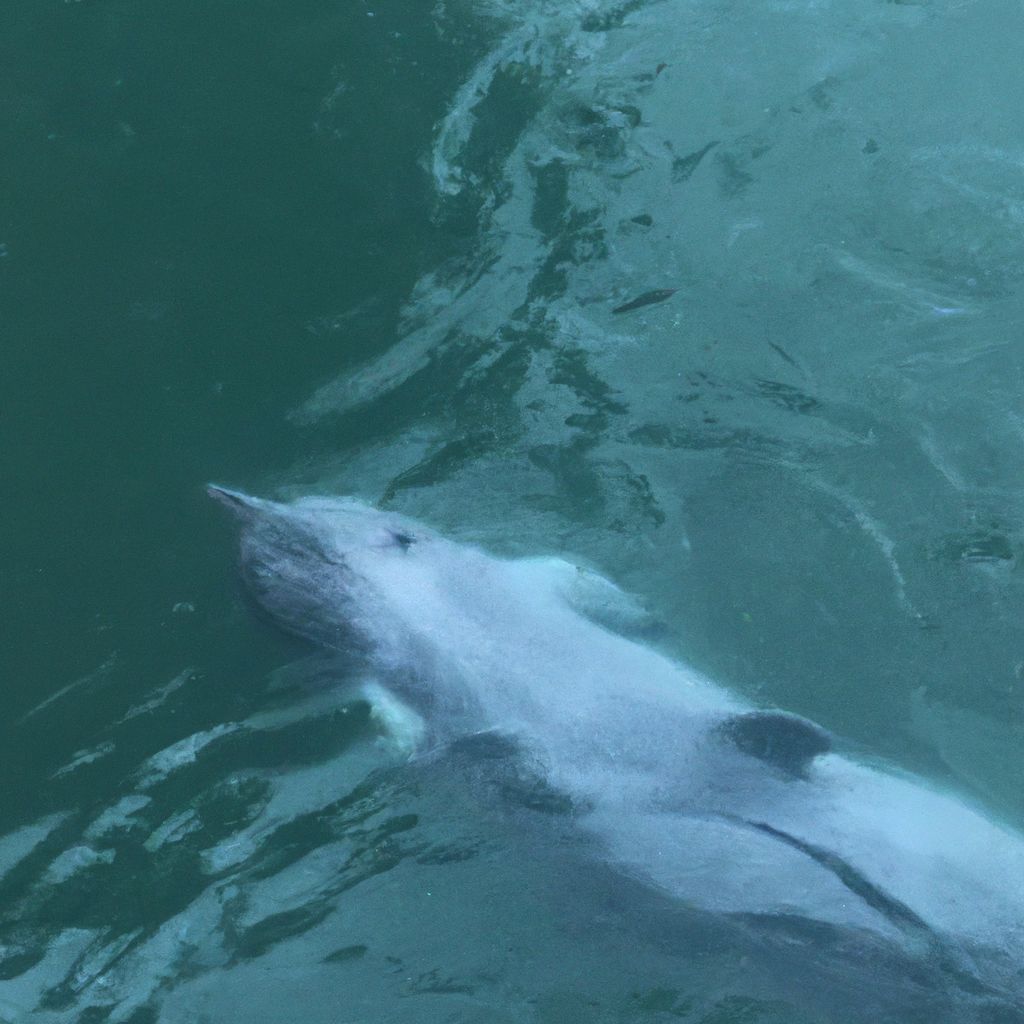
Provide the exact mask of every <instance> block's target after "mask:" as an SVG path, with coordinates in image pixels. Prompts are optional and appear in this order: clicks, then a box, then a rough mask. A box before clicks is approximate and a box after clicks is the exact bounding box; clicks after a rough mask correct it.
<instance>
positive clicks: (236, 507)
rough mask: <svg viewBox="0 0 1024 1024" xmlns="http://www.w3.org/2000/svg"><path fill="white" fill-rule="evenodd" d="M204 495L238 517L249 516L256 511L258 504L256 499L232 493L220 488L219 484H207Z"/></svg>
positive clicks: (238, 492)
mask: <svg viewBox="0 0 1024 1024" xmlns="http://www.w3.org/2000/svg"><path fill="white" fill-rule="evenodd" d="M206 493H207V494H208V495H209V496H210V497H211V498H214V499H215V500H216V501H219V502H220V503H221V504H222V505H224V506H225V507H226V508H228V509H230V510H231V511H232V512H233V513H234V514H235V515H239V516H247V515H251V514H252V513H253V512H255V511H256V509H257V507H258V504H259V499H258V498H251V497H249V495H248V494H243V493H242V492H241V491H232V490H230V489H229V488H227V487H221V486H220V485H219V484H207V485H206Z"/></svg>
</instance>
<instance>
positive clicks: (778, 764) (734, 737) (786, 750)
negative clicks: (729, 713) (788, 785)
mask: <svg viewBox="0 0 1024 1024" xmlns="http://www.w3.org/2000/svg"><path fill="white" fill-rule="evenodd" d="M719 732H720V733H721V734H722V735H723V736H725V737H726V738H727V739H728V740H730V741H731V742H732V744H733V745H734V746H735V747H736V749H737V750H740V751H742V752H743V753H744V754H749V755H750V756H751V757H756V758H757V759H758V760H760V761H764V762H765V763H766V764H769V765H771V766H772V767H773V768H778V769H779V770H781V771H783V772H785V773H786V774H787V775H792V776H795V777H797V778H801V777H803V776H804V775H805V774H806V773H807V769H808V767H809V766H810V763H811V761H813V760H814V758H816V757H817V756H818V755H819V754H826V753H828V751H830V750H831V749H832V737H831V736H829V734H828V733H827V732H826V731H825V730H824V729H822V728H821V726H820V725H815V724H814V722H809V721H808V720H807V719H806V718H801V717H800V716H799V715H790V714H786V713H785V712H784V711H751V712H749V713H748V714H743V715H734V716H733V717H732V718H729V719H727V720H726V721H725V722H723V723H722V725H721V726H720V727H719Z"/></svg>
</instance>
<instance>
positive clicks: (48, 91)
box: [0, 0, 1024, 1024]
mask: <svg viewBox="0 0 1024 1024" xmlns="http://www.w3.org/2000/svg"><path fill="white" fill-rule="evenodd" d="M1022 40H1024V9H1022V8H1021V6H1020V4H1019V3H1017V2H1015V0H990V2H987V3H984V4H982V3H972V2H969V0H932V2H927V0H921V2H920V3H906V2H904V3H899V2H895V3H894V2H882V0H853V2H850V3H843V4H840V3H828V2H814V0H803V2H800V0H793V2H788V0H786V2H783V0H779V2H774V3H766V4H761V5H745V4H732V3H727V2H722V0H703V2H701V0H663V2H660V3H642V2H639V3H629V4H614V3H608V2H602V0H577V2H571V3H570V2H563V3H557V4H555V3H545V2H542V0H529V2H525V3H522V4H505V3H502V2H501V0H477V2H469V0H466V2H461V3H459V2H455V3H451V2H449V3H441V4H438V5H435V6H433V7H429V6H427V5H417V4H394V3H393V4H390V5H389V4H379V5H378V4H374V3H372V2H365V3H364V2H360V3H349V4H328V3H322V2H302V3H297V4H296V3H292V4H288V5H285V4H271V3H253V4H248V5H245V6H238V5H221V4H213V5H211V4H208V3H207V4H200V3H179V4H175V5H173V6H170V5H156V4H142V5H140V4H128V3H122V2H113V0H102V2H81V3H66V4H58V5H53V6H51V7H48V8H43V7H40V5H38V4H32V5H30V4H27V3H24V2H22V0H9V2H8V3H7V4H6V5H5V7H4V11H3V13H2V15H0V89H2V95H3V97H4V102H3V104H0V133H2V137H0V175H2V177H0V181H2V187H0V345H2V349H0V352H2V360H3V367H4V372H3V374H2V376H0V408H2V410H3V413H2V423H3V442H4V443H3V455H4V467H3V468H4V472H3V479H4V491H3V493H4V509H5V524H6V529H5V531H4V538H5V541H6V544H5V551H4V571H3V574H2V577H0V579H2V581H3V591H2V594H3V597H2V600H3V611H4V623H5V629H4V641H3V645H2V649H3V660H4V664H3V667H2V678H3V685H4V691H3V693H4V702H5V714H4V716H3V727H2V728H3V735H2V744H3V747H2V749H3V750H4V758H3V761H2V764H3V773H4V775H3V785H2V786H0V908H2V912H0V1019H3V1020H10V1021H19V1020H39V1021H46V1022H50V1021H53V1022H57V1021H60V1022H63V1021H82V1022H92V1021H103V1020H110V1021H129V1022H132V1024H143V1022H149V1021H192V1020H195V1021H201V1020H210V1021H247V1022H248V1021H279V1020H293V1019H294V1020H298V1019H302V1020H306V1021H320V1020H323V1021H371V1020H372V1021H377V1020H387V1021H410V1022H413V1021H415V1022H420V1021H485V1020H486V1021H494V1020H499V1021H504V1020H507V1021H543V1022H561V1021H602V1022H603V1021H616V1022H618V1021H638V1022H639V1021H644V1022H646V1021H667V1020H679V1019H681V1020H686V1021H694V1022H697V1021H700V1022H707V1024H711V1022H716V1024H718V1022H721V1024H726V1022H730V1024H731V1022H740V1021H742V1022H747V1021H773V1022H774V1021H795V1020H824V1019H836V1018H829V1017H827V1016H823V1014H824V1013H825V1011H822V1010H821V1008H820V1006H819V1003H818V1002H816V1001H815V1000H814V999H812V998H811V997H810V996H809V995H808V994H807V991H806V989H807V988H808V986H807V984H806V979H800V978H799V975H796V976H795V977H796V979H797V980H794V981H793V982H792V983H788V982H787V981H786V980H785V977H783V978H782V980H781V982H780V983H779V984H777V985H776V986H775V987H774V989H773V988H771V987H770V986H766V984H765V981H764V976H765V975H766V974H771V973H772V971H771V969H770V966H769V969H767V970H765V969H764V967H763V965H762V967H761V968H760V969H757V967H756V965H757V959H758V958H757V950H756V949H754V950H751V949H748V948H746V946H744V945H743V943H741V942H740V941H739V940H736V941H735V943H733V940H732V939H731V938H730V937H729V935H728V934H725V935H724V937H723V936H716V937H714V939H713V940H712V939H710V938H706V937H705V938H701V937H700V936H697V937H696V938H695V937H694V935H693V934H691V933H690V931H687V930H686V929H683V932H684V933H685V934H680V932H679V928H678V927H677V926H673V927H674V928H676V930H675V931H673V930H672V929H671V928H669V929H667V930H666V928H667V926H665V925H664V922H663V921H661V917H659V915H658V914H656V913H655V912H654V911H653V910H652V911H651V913H650V915H646V914H644V913H641V912H640V911H638V910H636V909H635V908H636V906H638V905H639V906H643V899H644V897H643V896H642V895H638V894H634V893H631V894H629V895H628V896H623V895H622V893H621V892H620V891H619V890H618V889H617V888H616V882H615V881H614V879H610V878H608V877H606V874H605V873H603V872H602V871H601V870H599V869H597V868H594V869H593V874H592V875H590V876H588V875H587V873H586V871H584V870H582V869H578V870H577V869H573V870H572V871H568V870H567V869H566V867H565V864H564V863H563V861H562V860H561V859H560V857H561V851H562V848H563V844H571V836H568V837H567V836H565V835H563V834H562V830H563V829H564V828H565V823H558V824H557V825H554V826H552V828H550V829H540V830H539V834H538V835H537V836H533V835H523V834H522V833H521V832H520V830H519V829H518V828H517V827H516V826H515V825H514V823H510V821H509V820H507V819H506V818H505V817H503V815H502V814H501V812H500V809H499V808H496V807H494V806H491V805H490V804H489V803H488V802H487V800H482V799H481V798H480V794H479V792H478V791H477V790H476V789H474V788H473V787H472V786H470V785H468V784H466V785H463V784H461V783H460V779H459V777H458V775H446V774H445V773H444V772H442V771H440V770H438V769H424V770H422V771H416V770H413V769H411V768H409V767H408V766H403V765H402V763H401V758H400V756H398V754H396V752H395V751H394V750H392V749H390V748H389V745H388V739H387V737H386V735H381V729H380V727H379V725H378V724H377V723H376V722H375V720H374V719H373V718H372V717H371V716H370V714H369V711H368V709H367V708H366V706H365V705H362V704H349V703H345V701H344V700H343V699H342V698H341V697H338V696H336V693H337V691H336V690H335V689H333V688H332V686H331V683H332V681H333V679H331V678H327V679H325V678H322V677H324V676H330V675H331V672H332V671H334V670H325V669H323V667H322V666H318V665H317V664H316V663H311V662H310V661H308V660H303V659H307V654H308V652H306V651H305V650H303V649H300V648H298V647H297V646H295V645H294V644H292V643H291V642H290V641H288V640H286V639H284V638H282V637H280V636H279V635H277V634H276V633H275V632H274V631H273V630H271V629H270V628H269V627H268V626H266V624H263V623H261V622H260V621H258V620H257V619H255V618H254V617H253V616H252V615H251V614H250V611H249V609H248V608H247V606H246V604H245V602H244V601H243V599H242V597H241V595H240V593H239V592H238V590H237V588H236V586H235V585H234V582H233V544H234V540H233V537H232V536H231V532H230V530H229V528H228V526H227V525H226V524H225V523H224V522H223V521H222V519H221V517H220V516H219V515H218V514H217V511H216V509H213V508H211V507H210V503H209V501H208V499H207V498H206V497H205V496H204V494H203V491H202V488H203V484H204V483H205V482H206V481H208V480H211V479H216V480H219V481H222V482H225V483H228V484H232V485H236V486H244V487H246V488H248V489H250V490H252V491H254V492H258V493H263V494H275V495H278V496H285V497H287V496H292V495H295V494H299V493H308V492H318V491H323V492H328V493H355V494H358V495H360V496H363V497H366V498H369V499H371V500H374V501H377V502H382V503H384V504H387V505H389V506H391V507H393V508H396V509H399V510H401V511H404V512H407V513H409V514H412V515H414V516H417V517H420V518H423V519H425V520H427V521H429V522H431V523H433V524H435V525H436V526H438V527H440V528H443V529H445V530H447V531H448V532H451V533H453V534H455V535H456V536H459V537H461V538H463V539H467V540H473V541H475V542H479V543H482V544H485V545H486V546H488V547H491V548H493V549H495V550H499V551H504V552H514V553H537V552H552V551H561V552H568V553H572V554H573V555H575V556H578V557H580V558H583V559H585V560H587V561H588V562H589V563H591V564H593V565H595V566H596V567H598V568H600V569H601V570H602V571H603V572H605V573H607V574H608V575H610V576H611V577H613V578H614V579H616V580H617V581H619V582H620V583H621V584H622V585H623V586H625V587H627V588H628V589H630V590H632V591H634V592H636V593H638V594H640V595H642V596H643V597H644V598H645V600H646V601H647V603H648V604H649V606H650V607H651V608H652V609H653V610H654V611H655V612H656V614H657V615H658V617H659V618H660V619H661V620H663V621H664V623H665V624H666V629H665V631H664V636H663V638H662V639H661V640H660V641H659V642H660V643H662V644H663V645H664V646H665V647H666V648H667V649H669V650H670V651H671V652H672V653H673V654H675V655H676V656H679V657H682V658H685V659H686V660H688V661H690V662H691V663H692V664H694V665H696V666H697V667H699V668H700V669H701V670H703V671H705V672H707V673H708V674H709V675H711V676H713V677H714V678H716V679H718V680H719V681H721V682H722V683H723V684H724V685H727V686H729V687H730V688H732V689H734V690H735V691H736V692H738V693H742V694H745V695H746V696H748V697H750V698H752V699H754V700H757V701H758V702H762V703H764V704H766V705H774V706H780V707H783V708H787V709H789V710H792V711H795V712H799V713H801V714H804V715H807V716H809V717H811V718H813V719H814V720H816V721H818V722H820V723H821V724H823V725H824V726H826V727H828V728H829V729H831V730H833V731H834V732H835V733H837V734H838V735H840V736H843V737H845V738H846V740H847V741H848V742H849V743H850V744H851V745H853V747H854V748H855V749H857V750H858V751H861V752H862V754H863V756H864V757H866V758H879V759H883V760H885V761H888V762H890V763H893V764H896V765H898V766H900V767H901V768H904V769H907V770H912V771H915V772H918V773H920V774H922V775H924V776H925V777H927V778H929V779H930V780H933V781H934V782H935V783H936V784H938V785H940V786H942V787H944V788H947V789H951V790H953V791H955V792H958V793H960V794H963V795H964V797H965V798H966V799H968V800H970V801H971V802H974V803H976V804H977V805H978V806H980V807H983V808H985V809H986V812H987V813H989V814H990V815H991V816H993V817H996V818H998V819H1000V820H1003V821H1005V822H1006V823H1007V824H1008V825H1010V826H1012V827H1017V828H1021V827H1024V803H1022V801H1021V797H1020V793H1021V791H1022V786H1024V625H1022V624H1024V615H1022V612H1024V586H1022V576H1021V571H1020V559H1021V554H1022V543H1024V534H1022V531H1021V527H1020V523H1021V521H1022V513H1024V490H1022V486H1021V464H1022V462H1024V405H1022V400H1021V383H1022V380H1024V357H1022V353H1021V348H1020V331H1021V325H1022V323H1024V290H1022V285H1024V269H1022V268H1024V234H1022V225H1024V136H1022V133H1021V128H1020V121H1019V111H1020V110H1021V109H1022V107H1024V84H1022V79H1021V77H1020V75H1019V68H1020V67H1021V66H1022V64H1024V52H1022V51H1024V42H1022ZM671 289H674V292H673V294H671V295H670V296H668V297H666V298H663V300H662V301H658V302H652V303H649V304H647V305H643V306H641V307H639V308H636V309H634V310H631V311H626V312H623V313H613V312H612V310H613V309H615V308H617V307H619V306H621V305H624V304H626V303H628V302H630V301H631V300H632V299H635V298H637V297H638V296H641V295H644V294H646V293H649V292H654V291H657V290H666V291H668V290H671ZM625 682H626V684H628V681H625ZM638 739H641V738H638ZM1006 884H1007V885H1008V886H1012V885H1014V884H1017V885H1019V881H1017V880H1013V879H1007V880H1006ZM631 908H632V909H631ZM662 916H663V915H662ZM655 921H658V922H660V923H657V924H656V923H655ZM702 943H703V945H702ZM850 1013H851V1014H852V1013H853V1010H852V1009H851V1011H850ZM841 1019H855V1018H853V1017H852V1016H851V1017H848V1018H841ZM907 1019H910V1018H907ZM999 1019H1000V1020H1003V1019H1011V1018H1009V1017H1006V1018H999Z"/></svg>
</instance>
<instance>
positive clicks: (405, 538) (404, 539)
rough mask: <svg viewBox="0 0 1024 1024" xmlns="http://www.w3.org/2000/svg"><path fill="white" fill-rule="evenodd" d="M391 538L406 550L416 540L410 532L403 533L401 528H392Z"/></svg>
mask: <svg viewBox="0 0 1024 1024" xmlns="http://www.w3.org/2000/svg"><path fill="white" fill-rule="evenodd" d="M391 539H392V540H393V541H394V542H395V543H396V544H397V545H398V546H399V547H400V548H401V549H402V550H403V551H408V550H409V548H411V547H412V546H413V544H414V543H415V542H416V538H415V537H413V536H412V535H411V534H408V533H403V532H402V531H401V530H392V531H391Z"/></svg>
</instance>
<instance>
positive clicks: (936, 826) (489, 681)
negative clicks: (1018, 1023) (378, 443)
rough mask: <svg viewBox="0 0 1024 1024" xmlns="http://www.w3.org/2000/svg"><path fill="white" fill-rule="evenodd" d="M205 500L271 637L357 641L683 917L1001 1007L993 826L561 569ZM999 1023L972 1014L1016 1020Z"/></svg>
mask: <svg viewBox="0 0 1024 1024" xmlns="http://www.w3.org/2000/svg"><path fill="white" fill-rule="evenodd" d="M209 491H210V493H211V494H212V495H213V496H214V497H216V498H217V499H219V500H220V501H221V502H223V503H224V504H226V505H227V506H229V507H230V508H231V509H232V510H233V512H234V513H236V515H237V517H238V519H239V521H240V524H241V568H242V573H243V577H244V579H245V581H246V583H247V585H248V587H249V588H250V590H251V591H252V593H253V595H254V596H255V598H256V599H257V601H258V602H259V603H260V604H261V605H262V606H263V608H264V609H266V611H267V612H269V613H270V614H271V616H272V617H273V618H274V619H275V620H276V621H277V622H278V623H279V624H280V625H282V626H283V627H285V628H286V629H288V630H290V631H292V632H294V633H297V634H300V635H302V636H304V637H307V638H309V639H311V640H313V641H316V642H317V643H320V644H323V645H326V646H328V647H336V648H344V649H351V648H353V647H356V648H358V649H359V650H360V651H361V652H362V653H363V655H364V656H365V658H366V660H367V662H368V663H369V665H370V666H371V667H372V669H373V671H374V673H375V675H376V676H377V677H378V678H379V679H380V680H381V682H382V684H383V685H385V686H386V687H388V688H390V689H392V690H394V691H395V692H396V693H397V694H398V695H399V696H400V697H401V699H402V700H403V701H404V702H406V703H407V704H409V705H411V706H412V707H413V708H414V709H416V711H417V712H418V713H419V714H420V715H421V716H422V718H423V719H424V720H425V722H426V727H427V729H428V731H429V735H430V737H431V740H432V741H433V742H436V743H441V742H447V741H451V740H456V739H458V738H460V737H466V736H469V735H473V734H477V733H481V732H486V731H488V730H491V731H495V732H499V733H500V734H502V735H503V736H506V737H509V738H511V739H512V740H513V741H514V743H515V744H516V747H517V749H518V750H519V751H520V752H521V756H522V757H523V758H525V759H526V760H527V761H528V762H529V764H530V765H531V767H532V769H534V770H536V771H537V772H538V773H540V774H541V775H542V776H543V778H544V779H545V781H546V783H547V784H549V785H550V786H551V787H553V788H554V789H556V790H557V791H559V792H561V793H564V794H566V795H567V796H568V797H569V798H570V799H571V800H572V802H573V805H574V806H575V807H576V808H578V820H579V823H580V826H581V827H582V828H584V829H586V830H587V831H588V832H589V833H590V834H591V835H592V836H593V837H594V838H595V839H596V840H597V841H598V842H599V843H600V845H601V847H602V849H603V851H604V854H605V856H606V857H607V859H608V860H609V861H610V862H611V863H613V864H615V865H616V866H617V867H618V868H620V869H621V870H624V871H625V872H627V873H628V874H630V875H632V876H633V877H635V878H639V879H642V880H643V881H644V882H645V883H646V884H648V885H652V886H654V887H656V888H658V889H660V890H662V891H664V892H667V893H669V894H671V895H672V896H674V897H678V898H680V899H682V900H684V901H686V903H688V904H689V905H691V906H694V907H698V908H701V909H703V910H709V911H714V912H718V913H722V914H731V915H747V916H749V915H758V916H760V917H763V918H771V919H776V920H802V921H807V922H817V923H819V924H820V925H825V926H829V927H835V928H839V929H843V930H844V931H845V932H847V933H856V934H858V935H868V936H871V937H872V940H873V941H875V940H877V941H880V942H883V943H884V944H887V945H889V946H892V947H895V948H898V949H900V950H901V951H903V952H905V953H908V954H909V955H911V956H914V957H917V958H919V959H921V960H930V961H932V962H938V963H940V964H941V965H942V967H943V970H944V971H946V972H947V974H948V976H949V977H952V978H954V979H955V984H956V985H958V986H959V985H962V986H963V987H964V988H965V990H968V991H970V992H974V993H981V994H985V993H994V994H995V995H996V997H997V998H998V999H999V1000H1000V1002H999V1005H1000V1006H1008V1007H1013V1006H1020V1005H1022V1004H1021V1003H1020V1002H1019V1001H1018V1000H1020V999H1021V995H1022V993H1024V838H1022V837H1021V836H1020V835H1018V834H1017V833H1015V832H1013V831H1012V830H1010V829H1007V828H1004V827H1002V826H1000V825H998V824H996V823H995V822H993V821H991V820H989V819H988V818H987V817H985V816H984V815H983V814H982V813H981V812H980V811H978V810H976V809H973V808H972V807H970V806H968V805H967V803H965V802H964V801H962V800H960V799H958V798H956V797H954V796H951V795H947V794H943V793H941V792H938V791H936V790H934V789H932V788H931V787H930V786H929V785H928V784H927V783H926V782H925V781H924V780H922V779H919V778H915V777H912V776H907V775H904V774H901V773H899V772H897V771H895V770H893V769H890V768H887V767H885V766H872V765H867V764H863V763H860V762H859V761H856V760H853V759H851V758H850V757H847V756H844V755H843V754H841V753H837V752H835V751H834V750H833V749H832V743H831V740H830V737H829V736H828V734H827V733H825V731H824V730H822V729H820V728H819V727H818V726H816V725H814V724H813V723H811V722H808V721H806V720H805V719H802V718H799V717H797V716H795V715H790V714H786V713H784V712H780V711H772V710H759V709H757V708H755V707H753V706H751V705H749V704H747V703H745V702H744V701H742V700H740V699H738V698H736V697H734V696H732V695H730V694H729V693H728V692H726V691H725V690H723V689H722V688H720V687H719V686H717V685H715V684H714V683H713V682H711V681H709V680H708V679H706V678H704V677H702V676H701V675H699V674H698V673H697V672H695V671H694V670H693V669H691V668H688V667H686V666H684V665H680V664H678V663H676V662H673V661H671V660H670V659H668V658H666V657H665V656H663V655H661V654H659V653H658V652H656V651H654V650H652V649H651V648H650V647H648V646H645V645H644V644H641V643H637V642H636V641H635V640H632V639H629V638H628V637H627V636H624V635H622V634H621V633H620V632H616V631H615V629H614V628H610V627H614V626H615V625H616V624H617V623H618V622H622V621H626V620H628V619H629V618H630V617H631V616H634V617H635V615H634V613H635V608H634V607H633V606H631V605H630V603H629V599H628V597H627V596H626V595H625V594H623V593H622V592H621V591H620V590H618V588H617V587H615V586H614V584H612V583H609V582H608V581H607V580H604V579H602V578H601V577H600V576H597V575H595V574H592V573H590V572H587V571H584V570H581V569H579V568H577V567H576V566H575V565H572V564H570V563H568V562H565V561H562V560H560V559H551V558H539V559H519V560H507V559H501V558H497V557H494V556H492V555H490V554H487V553H485V552H483V551H481V550H478V549H476V548H473V547H469V546H466V545H463V544H458V543H455V542H453V541H451V540H448V539H446V538H444V537H443V536H440V535H439V534H437V533H435V532H434V531H432V530H430V529H429V528H427V527H425V526H423V525H422V524H420V523H418V522H415V521H412V520H410V519H407V518H404V517H402V516H399V515H395V514H393V513H390V512H382V511H378V510H376V509H374V508H373V507H371V506H369V505H366V504H363V503H362V502H359V501H356V500H354V499H348V498H346V499H332V498H304V499H301V500H299V501H296V502H294V503H292V504H287V505H285V504H278V503H275V502H271V501H266V500H262V499H259V498H253V497H250V496H247V495H244V494H241V493H238V492H235V491H230V490H227V489H225V488H222V487H215V486H211V487H210V488H209ZM1004 1000H1006V1001H1005V1002H1004ZM1007 1012H1008V1013H1009V1014H1010V1015H1009V1016H1006V1015H1000V1016H994V1017H991V1018H989V1017H985V1018H983V1019H992V1020H996V1019H998V1020H999V1021H1004V1020H1005V1021H1009V1020H1020V1019H1024V1017H1016V1016H1014V1013H1015V1012H1016V1011H1015V1010H1009V1011H1007Z"/></svg>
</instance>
